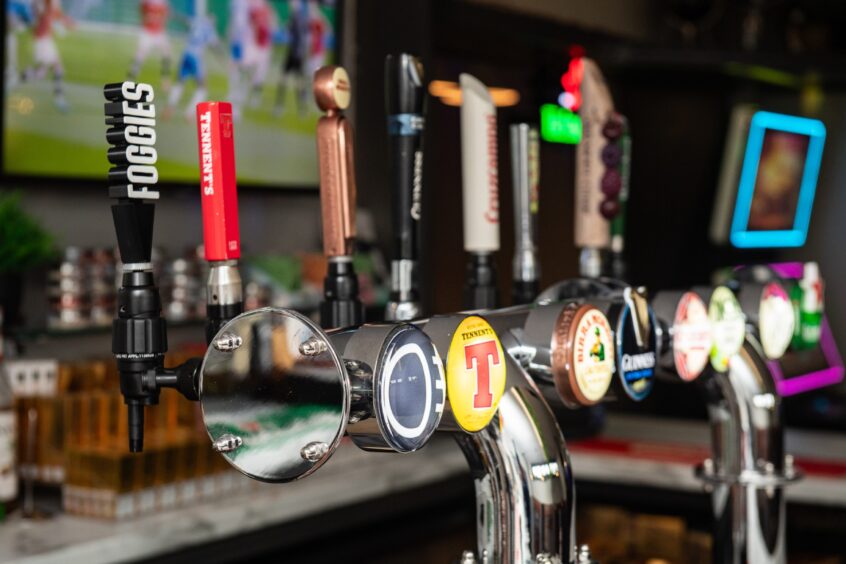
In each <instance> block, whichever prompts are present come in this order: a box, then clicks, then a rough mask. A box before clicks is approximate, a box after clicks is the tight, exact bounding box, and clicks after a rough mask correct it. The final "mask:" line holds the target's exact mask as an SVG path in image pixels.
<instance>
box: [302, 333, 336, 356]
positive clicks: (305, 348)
mask: <svg viewBox="0 0 846 564" xmlns="http://www.w3.org/2000/svg"><path fill="white" fill-rule="evenodd" d="M328 348H329V346H328V345H327V344H326V342H325V341H323V340H321V339H316V338H314V337H311V338H309V339H307V340H306V341H303V343H302V344H301V345H300V354H301V355H303V356H317V355H319V354H323V353H324V352H326V349H328Z"/></svg>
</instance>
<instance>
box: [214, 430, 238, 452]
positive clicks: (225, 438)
mask: <svg viewBox="0 0 846 564" xmlns="http://www.w3.org/2000/svg"><path fill="white" fill-rule="evenodd" d="M242 444H244V439H242V438H241V437H237V436H235V435H230V434H229V433H227V434H225V435H221V436H220V437H218V439H217V440H216V441H215V442H214V443H212V448H213V449H214V450H216V451H217V452H232V451H233V450H237V449H238V448H240V447H241V445H242Z"/></svg>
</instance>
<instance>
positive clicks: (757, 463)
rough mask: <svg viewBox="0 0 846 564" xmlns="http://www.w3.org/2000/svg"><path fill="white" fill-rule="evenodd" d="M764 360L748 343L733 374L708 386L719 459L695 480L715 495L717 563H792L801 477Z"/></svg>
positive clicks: (719, 377) (733, 365) (751, 341)
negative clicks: (789, 540) (791, 518)
mask: <svg viewBox="0 0 846 564" xmlns="http://www.w3.org/2000/svg"><path fill="white" fill-rule="evenodd" d="M764 358H765V356H764V353H763V351H762V349H761V346H760V344H759V343H758V342H757V341H756V340H755V338H754V337H752V336H750V335H747V337H746V342H745V343H744V345H743V348H742V349H741V351H740V352H739V353H738V354H737V355H735V356H734V357H732V359H731V362H730V364H729V371H728V372H725V373H714V374H713V377H712V378H710V379H709V380H708V381H707V383H706V393H707V396H708V414H709V419H710V421H711V440H712V449H713V455H712V456H713V459H709V460H706V461H705V462H704V463H703V464H702V465H701V467H700V468H699V469H698V471H697V473H698V475H699V476H700V477H701V478H702V480H703V481H704V482H705V485H706V488H707V489H709V490H710V491H711V500H712V510H713V512H714V522H715V531H714V552H713V561H714V562H719V563H730V564H742V563H747V562H748V563H756V564H758V563H765V564H783V563H784V562H786V561H787V556H786V555H787V549H786V543H785V522H786V503H785V492H784V488H785V486H786V485H788V484H790V483H791V482H794V481H796V480H798V479H800V477H801V475H800V473H799V472H797V471H796V469H795V468H794V467H793V459H792V457H790V456H789V455H785V454H784V427H783V423H782V414H781V398H780V397H779V396H778V393H777V391H776V386H775V381H774V379H773V377H772V374H770V372H769V369H768V368H767V363H766V361H765V360H764Z"/></svg>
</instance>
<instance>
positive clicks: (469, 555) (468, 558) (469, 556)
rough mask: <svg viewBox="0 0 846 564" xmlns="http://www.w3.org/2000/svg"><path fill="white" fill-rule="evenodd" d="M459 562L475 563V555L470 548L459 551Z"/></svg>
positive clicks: (462, 563)
mask: <svg viewBox="0 0 846 564" xmlns="http://www.w3.org/2000/svg"><path fill="white" fill-rule="evenodd" d="M459 562H460V563H461V564H476V555H475V554H473V551H472V550H465V551H464V552H462V553H461V560H460V561H459Z"/></svg>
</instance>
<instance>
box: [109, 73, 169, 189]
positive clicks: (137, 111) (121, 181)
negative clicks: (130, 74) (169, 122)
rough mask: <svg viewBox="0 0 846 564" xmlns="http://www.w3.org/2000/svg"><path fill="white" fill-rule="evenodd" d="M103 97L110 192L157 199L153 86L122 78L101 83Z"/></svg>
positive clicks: (157, 176)
mask: <svg viewBox="0 0 846 564" xmlns="http://www.w3.org/2000/svg"><path fill="white" fill-rule="evenodd" d="M103 94H104V96H105V97H106V104H105V113H106V125H108V126H109V129H108V130H107V131H106V140H107V141H108V142H109V143H110V144H111V145H112V146H111V147H110V148H109V151H108V158H109V162H110V163H111V164H112V165H113V166H112V168H111V169H110V170H109V196H110V197H112V198H128V199H130V200H158V199H159V192H158V191H157V190H155V189H154V188H155V185H156V183H157V182H158V181H159V173H158V170H157V169H156V161H157V160H158V154H157V153H156V148H155V144H156V107H155V105H154V104H153V99H154V97H155V95H154V93H153V87H152V86H150V85H149V84H144V83H142V82H132V81H129V80H128V81H125V82H121V83H114V84H107V85H106V86H105V87H103Z"/></svg>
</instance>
